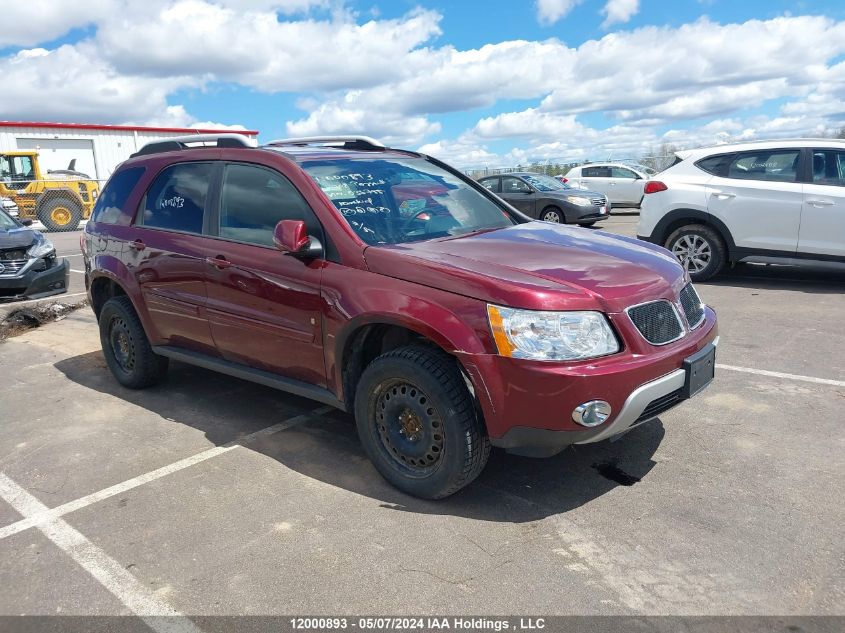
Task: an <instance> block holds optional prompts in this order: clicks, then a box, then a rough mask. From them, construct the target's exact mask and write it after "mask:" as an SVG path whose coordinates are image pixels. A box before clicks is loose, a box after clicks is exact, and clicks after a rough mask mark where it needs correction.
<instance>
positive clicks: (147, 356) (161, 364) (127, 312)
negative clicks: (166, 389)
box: [100, 295, 170, 389]
mask: <svg viewBox="0 0 845 633" xmlns="http://www.w3.org/2000/svg"><path fill="white" fill-rule="evenodd" d="M100 344H101V345H102V347H103V356H105V358H106V365H108V366H109V369H110V370H111V373H112V374H113V375H114V377H115V378H116V379H117V381H118V382H119V383H120V384H121V385H123V386H124V387H128V388H129V389H144V388H146V387H151V386H153V385H155V384H157V383H159V382H161V380H162V379H163V378H164V376H165V375H166V374H167V366H168V364H169V360H170V359H168V358H166V357H164V356H159V355H158V354H156V353H155V352H153V349H152V347H151V346H150V341H149V339H147V335H146V333H145V332H144V328H143V326H142V325H141V320H140V319H139V318H138V315H137V313H136V312H135V308H134V307H133V306H132V302H131V301H130V300H129V297H127V296H125V295H124V296H120V297H114V298H112V299H109V300H108V301H106V303H105V305H104V306H103V309H102V310H100Z"/></svg>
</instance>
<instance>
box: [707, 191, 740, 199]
mask: <svg viewBox="0 0 845 633" xmlns="http://www.w3.org/2000/svg"><path fill="white" fill-rule="evenodd" d="M713 195H714V196H716V197H717V198H721V199H722V200H727V199H728V198H736V194H735V193H728V192H726V191H714V192H713Z"/></svg>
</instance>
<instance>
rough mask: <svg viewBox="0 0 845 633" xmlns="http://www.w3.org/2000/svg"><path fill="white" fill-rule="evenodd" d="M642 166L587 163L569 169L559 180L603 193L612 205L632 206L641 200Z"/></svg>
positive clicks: (644, 174)
mask: <svg viewBox="0 0 845 633" xmlns="http://www.w3.org/2000/svg"><path fill="white" fill-rule="evenodd" d="M646 169H647V168H645V167H640V166H637V167H633V166H631V165H623V164H622V163H589V164H587V165H579V166H578V167H573V168H572V169H570V170H569V171H568V172H566V177H565V178H564V179H563V182H564V183H567V184H570V185H572V186H573V187H580V188H581V189H589V190H590V191H598V192H599V193H603V194H604V195H605V196H607V199H608V200H610V202H611V203H612V204H613V206H621V207H625V206H633V207H636V206H638V205H639V204H640V201H641V200H642V199H643V185H644V184H645V181H646V180H648V178H649V175H648V173H647V171H646Z"/></svg>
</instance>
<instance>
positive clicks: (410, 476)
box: [355, 345, 490, 499]
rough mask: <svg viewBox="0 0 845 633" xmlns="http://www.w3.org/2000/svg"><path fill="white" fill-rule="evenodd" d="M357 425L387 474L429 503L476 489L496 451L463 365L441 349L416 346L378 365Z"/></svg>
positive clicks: (367, 373) (361, 400)
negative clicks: (470, 487)
mask: <svg viewBox="0 0 845 633" xmlns="http://www.w3.org/2000/svg"><path fill="white" fill-rule="evenodd" d="M355 423H356V425H357V428H358V436H359V437H360V438H361V443H362V444H363V446H364V450H365V451H366V452H367V456H368V457H369V458H370V460H371V461H372V462H373V464H374V465H375V467H376V469H377V470H378V471H379V473H381V475H382V476H383V477H384V478H385V479H387V480H388V481H389V482H390V483H391V484H393V485H394V486H396V487H397V488H399V489H400V490H403V491H404V492H407V493H409V494H412V495H414V496H417V497H422V498H424V499H441V498H443V497H448V496H449V495H451V494H454V493H455V492H457V491H458V490H460V489H461V488H463V487H464V486H466V485H467V484H469V483H470V482H471V481H472V480H474V479H475V478H476V477H477V476H478V475H479V474H480V473H481V471H482V470H483V468H484V465H485V464H486V463H487V457H488V456H489V454H490V440H489V438H488V437H487V434H486V430H485V428H484V423H483V421H482V420H481V419H480V416H479V414H477V412H476V408H475V403H474V401H473V398H472V396H471V395H470V393H469V390H468V389H467V386H466V383H465V382H464V379H463V376H462V375H461V373H460V370H459V368H458V365H457V361H456V360H455V359H454V358H453V357H451V356H449V355H448V354H446V353H445V352H442V351H441V350H438V349H435V348H429V347H424V346H421V345H410V346H407V347H402V348H399V349H396V350H393V351H391V352H387V353H386V354H383V355H382V356H380V357H378V358H377V359H375V360H374V361H373V362H372V363H370V364H369V365H368V366H367V368H366V369H365V370H364V373H363V375H362V376H361V379H360V381H359V382H358V386H357V389H356V391H355Z"/></svg>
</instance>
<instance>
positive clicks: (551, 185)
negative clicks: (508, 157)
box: [522, 174, 566, 191]
mask: <svg viewBox="0 0 845 633" xmlns="http://www.w3.org/2000/svg"><path fill="white" fill-rule="evenodd" d="M522 178H523V180H525V182H527V183H528V184H529V185H531V186H532V187H534V188H535V189H536V190H537V191H563V190H564V189H566V186H564V184H563V183H562V182H560V181H559V180H556V179H555V178H552V177H551V176H545V175H543V174H527V175H525V176H523V177H522Z"/></svg>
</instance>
